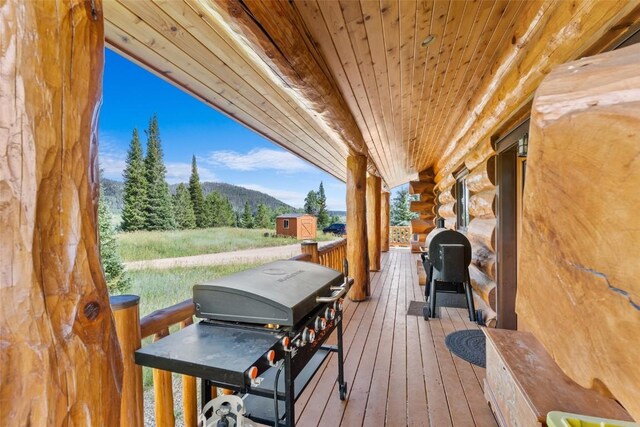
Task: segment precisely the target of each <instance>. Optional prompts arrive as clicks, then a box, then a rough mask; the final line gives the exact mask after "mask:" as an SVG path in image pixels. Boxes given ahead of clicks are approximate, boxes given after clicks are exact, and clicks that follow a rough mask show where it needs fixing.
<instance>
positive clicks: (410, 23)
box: [400, 1, 419, 177]
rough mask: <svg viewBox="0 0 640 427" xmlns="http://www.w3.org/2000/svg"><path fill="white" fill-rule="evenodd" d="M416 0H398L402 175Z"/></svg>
mask: <svg viewBox="0 0 640 427" xmlns="http://www.w3.org/2000/svg"><path fill="white" fill-rule="evenodd" d="M418 4H419V2H418V1H413V2H412V1H401V2H400V102H401V112H402V116H401V124H402V141H401V142H402V154H403V158H402V169H403V175H404V176H405V177H407V176H408V175H409V170H410V169H409V163H410V162H409V159H410V158H409V155H408V153H409V122H410V117H411V113H410V111H409V108H410V106H411V82H412V81H413V70H414V62H415V55H416V51H417V47H416V34H417V25H416V24H417V22H416V19H417V7H418Z"/></svg>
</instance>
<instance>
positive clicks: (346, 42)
mask: <svg viewBox="0 0 640 427" xmlns="http://www.w3.org/2000/svg"><path fill="white" fill-rule="evenodd" d="M353 4H354V5H357V3H355V2H354V3H353ZM317 5H318V8H319V9H320V13H321V15H322V17H323V19H324V22H325V26H326V27H327V28H328V29H329V33H330V35H331V39H332V46H333V48H334V49H335V51H336V53H337V54H338V58H339V59H340V62H341V63H342V66H343V68H344V72H345V74H346V75H347V76H348V80H347V81H348V83H349V86H350V89H351V91H352V92H353V93H354V95H355V99H356V102H357V108H358V109H359V111H360V113H361V115H362V117H363V119H364V121H365V125H366V127H367V129H368V130H369V133H370V134H371V136H372V146H373V147H369V152H370V154H371V155H372V156H375V157H376V164H378V165H379V166H380V168H381V169H382V170H383V171H384V172H385V173H384V175H385V176H389V175H390V173H389V169H388V162H389V158H388V157H387V158H386V157H385V156H384V155H383V154H382V155H381V153H380V152H379V151H378V149H379V145H380V142H381V141H384V139H383V138H384V134H381V133H380V131H379V127H378V125H377V122H376V119H375V117H374V115H373V111H372V108H371V104H370V95H369V94H368V93H367V89H366V87H365V84H364V82H363V79H362V71H361V69H360V67H359V61H358V59H356V53H355V51H354V48H353V46H352V44H351V39H350V37H349V33H348V30H347V23H346V22H345V21H344V17H343V14H342V8H341V5H340V3H338V2H319V3H317ZM374 141H377V142H378V143H377V144H375V143H374ZM371 148H373V150H372V149H371Z"/></svg>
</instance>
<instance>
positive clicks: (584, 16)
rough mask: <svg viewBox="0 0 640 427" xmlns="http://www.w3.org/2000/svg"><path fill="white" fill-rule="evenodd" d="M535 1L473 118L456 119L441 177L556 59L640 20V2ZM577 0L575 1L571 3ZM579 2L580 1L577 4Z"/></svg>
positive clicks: (485, 85)
mask: <svg viewBox="0 0 640 427" xmlns="http://www.w3.org/2000/svg"><path fill="white" fill-rule="evenodd" d="M546 4H547V3H543V4H540V3H539V2H530V3H528V4H527V8H526V9H525V11H524V13H523V14H521V16H520V17H519V19H518V23H517V25H516V27H515V29H514V31H513V36H514V37H515V39H516V43H515V44H509V46H508V48H505V49H503V51H502V52H501V58H500V59H499V60H498V61H497V62H496V64H495V65H494V67H493V68H492V71H491V73H490V76H491V78H488V79H486V80H485V81H483V82H482V85H481V86H480V87H479V88H478V89H477V91H476V92H478V93H477V95H476V96H475V97H474V98H475V99H472V100H471V104H472V105H475V107H474V109H473V111H474V116H473V120H468V119H465V120H464V121H462V122H460V123H457V124H456V128H455V129H454V132H453V133H452V137H451V140H450V142H449V143H448V144H447V146H446V149H445V150H444V153H443V157H441V158H440V160H439V161H438V163H437V164H436V167H437V180H438V181H439V180H441V179H443V178H444V177H446V176H448V174H450V173H451V171H452V170H453V168H454V167H455V165H456V164H458V163H459V162H460V160H461V158H463V157H464V156H465V155H466V154H467V153H468V152H469V150H471V148H473V147H474V146H475V145H476V144H478V143H480V142H482V141H483V140H484V139H486V138H488V137H489V136H491V135H492V133H493V132H495V130H496V129H497V128H498V127H499V126H500V124H501V123H502V122H504V121H506V120H508V119H509V117H510V115H512V114H514V113H517V111H518V106H520V105H523V104H526V103H527V102H528V101H529V100H530V99H531V95H532V94H533V92H534V90H535V88H536V87H537V86H538V85H539V84H540V81H541V80H542V79H543V78H544V76H545V75H546V73H548V71H549V70H550V69H551V68H552V67H553V66H555V65H557V64H561V63H564V62H566V61H568V60H571V59H573V58H577V57H580V55H582V54H584V52H586V51H587V50H588V49H589V47H590V46H592V45H593V44H594V43H596V42H597V41H598V40H600V39H602V37H603V36H605V35H610V36H615V34H616V33H617V31H615V30H614V31H612V29H613V28H614V27H615V26H616V25H617V24H618V23H620V22H621V20H629V19H632V20H633V22H637V21H638V20H640V6H639V5H638V4H637V2H589V1H585V2H583V3H581V5H583V6H584V7H580V8H573V9H572V8H569V7H566V4H562V5H560V4H557V3H556V4H554V6H553V7H551V8H547V9H546V10H543V8H544V6H545V5H546ZM572 5H574V4H572ZM574 6H575V5H574Z"/></svg>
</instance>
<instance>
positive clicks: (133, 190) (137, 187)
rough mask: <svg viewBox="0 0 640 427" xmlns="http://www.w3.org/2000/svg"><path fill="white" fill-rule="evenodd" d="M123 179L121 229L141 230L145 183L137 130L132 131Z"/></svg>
mask: <svg viewBox="0 0 640 427" xmlns="http://www.w3.org/2000/svg"><path fill="white" fill-rule="evenodd" d="M123 178H124V190H123V207H122V229H123V230H124V231H136V230H142V229H144V227H145V214H144V207H145V203H146V194H147V189H146V187H147V181H146V178H145V169H144V157H143V154H142V144H141V143H140V138H139V137H138V129H133V135H132V137H131V144H130V145H129V151H128V152H127V166H126V167H125V169H124V172H123Z"/></svg>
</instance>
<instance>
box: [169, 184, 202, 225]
mask: <svg viewBox="0 0 640 427" xmlns="http://www.w3.org/2000/svg"><path fill="white" fill-rule="evenodd" d="M173 214H174V217H175V220H176V226H177V227H178V228H179V229H182V230H185V229H191V228H196V215H195V213H194V212H193V205H192V204H191V196H190V194H189V190H188V189H187V187H186V186H185V185H184V184H182V183H180V184H178V187H176V194H175V195H174V196H173Z"/></svg>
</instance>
